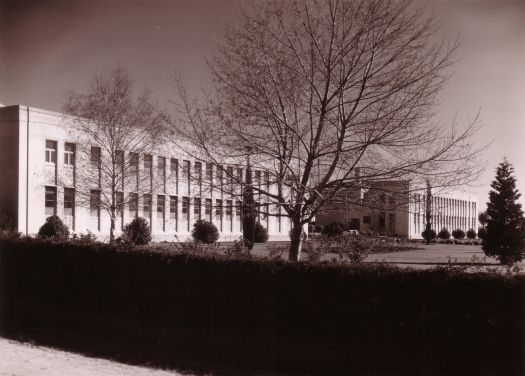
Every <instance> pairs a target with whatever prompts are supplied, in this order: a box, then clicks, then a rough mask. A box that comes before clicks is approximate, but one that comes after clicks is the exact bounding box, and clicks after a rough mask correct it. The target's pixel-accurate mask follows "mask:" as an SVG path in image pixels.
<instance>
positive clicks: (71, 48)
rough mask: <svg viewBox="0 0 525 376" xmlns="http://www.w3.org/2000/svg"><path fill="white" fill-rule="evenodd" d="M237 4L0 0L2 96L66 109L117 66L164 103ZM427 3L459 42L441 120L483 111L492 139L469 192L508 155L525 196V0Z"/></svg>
mask: <svg viewBox="0 0 525 376" xmlns="http://www.w3.org/2000/svg"><path fill="white" fill-rule="evenodd" d="M239 1H240V0H193V1H192V0H149V1H147V0H133V1H132V0H104V1H103V0H70V1H67V0H53V1H46V0H32V1H30V0H13V1H11V0H9V1H8V0H0V103H4V104H7V105H9V104H22V105H29V106H34V107H40V108H44V109H49V110H54V111H61V108H62V102H63V98H64V94H65V92H66V91H67V90H68V89H71V88H75V89H81V88H82V87H84V86H86V85H87V83H88V82H89V80H90V79H91V78H92V77H93V75H94V74H96V73H98V72H100V71H101V69H103V68H105V67H111V66H113V65H115V64H116V63H121V64H122V65H124V66H126V67H127V68H128V69H129V71H130V72H131V74H132V75H133V77H134V78H135V80H136V83H137V86H138V87H144V86H145V87H147V88H149V89H150V90H151V91H152V92H153V94H154V95H155V96H156V97H157V98H158V99H159V100H160V101H161V102H164V101H165V100H166V98H169V97H170V96H173V95H174V91H173V88H172V85H171V73H170V72H171V71H172V70H173V69H177V70H178V71H180V72H181V73H182V74H183V75H184V76H185V78H186V80H187V81H190V82H199V81H200V80H202V78H203V77H205V76H206V66H205V61H206V58H207V57H209V56H210V55H211V54H212V53H213V46H214V42H215V41H216V40H218V39H219V38H220V35H221V32H222V29H223V27H224V24H225V23H226V22H229V21H232V20H235V16H236V7H237V5H238V3H239ZM429 3H430V4H429V5H430V7H431V8H433V9H434V11H435V14H436V17H437V20H438V21H439V22H441V23H442V30H441V33H442V35H443V37H446V38H450V39H454V38H455V37H456V36H457V35H459V36H460V39H461V46H460V49H459V52H458V55H457V58H458V63H457V64H456V65H455V67H454V75H453V77H452V79H451V81H450V83H449V85H448V86H447V88H446V89H445V90H444V91H443V93H442V97H443V100H442V103H441V105H440V106H439V107H438V108H437V112H436V121H438V122H439V123H442V124H449V123H450V122H451V121H452V119H453V118H454V116H455V115H456V114H457V119H458V121H459V123H460V124H465V123H466V122H468V121H469V120H470V119H472V118H473V117H474V116H475V115H476V113H477V112H478V110H480V111H481V115H480V121H481V123H482V125H483V129H482V130H481V132H480V133H479V134H478V139H477V140H476V142H479V143H486V142H489V141H493V144H492V146H491V147H490V149H489V150H488V152H487V154H486V158H487V161H488V164H487V170H486V172H485V175H484V176H483V177H482V178H481V179H480V180H479V183H478V186H477V187H471V188H469V190H470V191H473V192H475V193H477V194H478V197H479V201H480V203H481V204H482V207H483V206H484V203H485V202H486V201H487V199H488V191H489V184H490V182H491V180H492V179H493V177H494V171H495V168H496V166H497V164H498V163H499V162H501V161H502V159H503V157H504V156H507V158H508V159H509V161H510V162H511V163H513V164H514V167H515V169H516V177H517V179H518V188H519V189H520V191H521V192H523V193H524V194H525V0H517V1H505V0H434V1H432V0H431V1H430V2H429ZM521 202H522V203H523V204H525V197H523V198H522V200H521Z"/></svg>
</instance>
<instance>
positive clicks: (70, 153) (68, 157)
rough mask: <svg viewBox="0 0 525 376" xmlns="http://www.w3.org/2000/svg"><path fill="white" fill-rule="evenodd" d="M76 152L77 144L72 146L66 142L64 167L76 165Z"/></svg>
mask: <svg viewBox="0 0 525 376" xmlns="http://www.w3.org/2000/svg"><path fill="white" fill-rule="evenodd" d="M75 151H76V146H75V144H71V143H69V142H66V143H65V144H64V165H66V166H74V165H75Z"/></svg>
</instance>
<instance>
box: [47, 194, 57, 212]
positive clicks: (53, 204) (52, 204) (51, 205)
mask: <svg viewBox="0 0 525 376" xmlns="http://www.w3.org/2000/svg"><path fill="white" fill-rule="evenodd" d="M45 190H46V197H45V208H46V215H54V214H56V212H57V188H56V187H46V188H45Z"/></svg>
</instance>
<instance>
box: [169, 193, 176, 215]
mask: <svg viewBox="0 0 525 376" xmlns="http://www.w3.org/2000/svg"><path fill="white" fill-rule="evenodd" d="M170 219H171V220H173V221H176V220H177V196H170Z"/></svg>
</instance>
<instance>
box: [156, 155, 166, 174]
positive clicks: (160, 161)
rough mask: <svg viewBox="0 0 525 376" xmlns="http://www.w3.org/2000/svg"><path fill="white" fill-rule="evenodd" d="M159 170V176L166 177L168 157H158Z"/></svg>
mask: <svg viewBox="0 0 525 376" xmlns="http://www.w3.org/2000/svg"><path fill="white" fill-rule="evenodd" d="M157 170H158V175H159V177H160V178H162V179H164V178H165V177H166V158H164V157H157Z"/></svg>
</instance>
